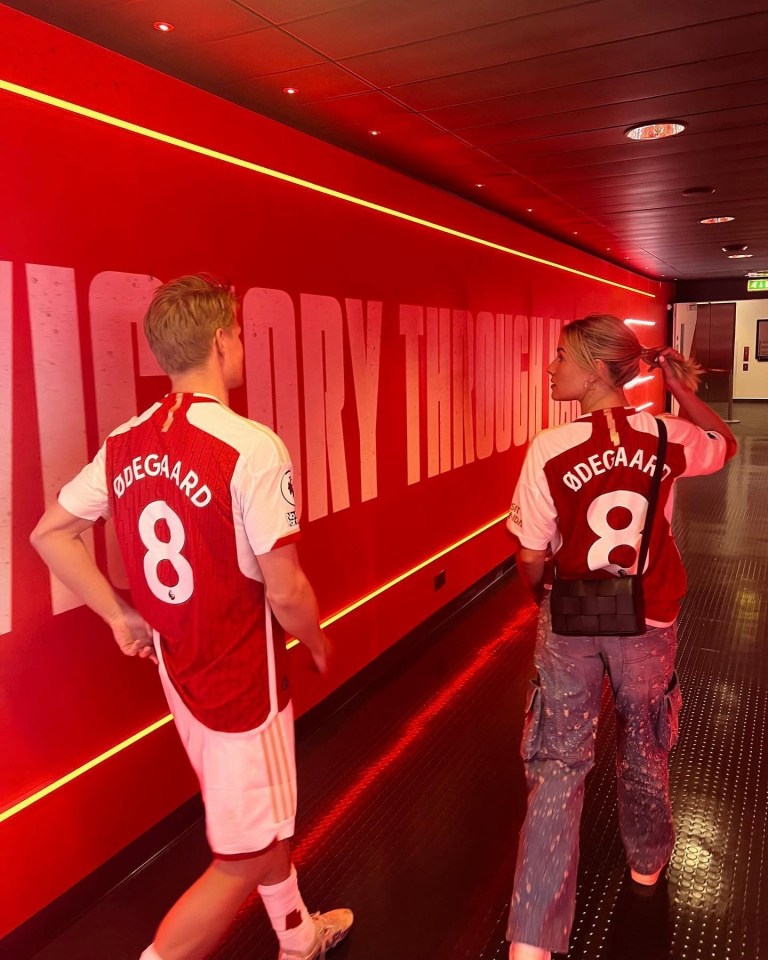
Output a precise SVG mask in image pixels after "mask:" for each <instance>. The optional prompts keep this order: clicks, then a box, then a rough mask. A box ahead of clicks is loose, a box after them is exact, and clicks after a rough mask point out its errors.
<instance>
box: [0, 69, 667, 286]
mask: <svg viewBox="0 0 768 960" xmlns="http://www.w3.org/2000/svg"><path fill="white" fill-rule="evenodd" d="M0 90H5V91H7V92H8V93H13V94H15V95H16V96H19V97H26V98H27V99H28V100H35V101H37V102H38V103H45V104H47V105H48V106H51V107H57V108H58V109H59V110H66V111H67V112H68V113H75V114H78V115H79V116H81V117H88V118H89V119H90V120H97V121H98V122H99V123H106V124H108V125H109V126H111V127H119V128H120V129H121V130H127V131H128V132H129V133H136V134H138V135H139V136H141V137H147V138H148V139H150V140H158V141H160V142H161V143H168V144H170V145H171V146H172V147H179V148H181V149H182V150H189V151H190V152H191V153H197V154H200V155H201V156H203V157H210V158H211V159H212V160H220V161H222V162H223V163H229V164H232V166H235V167H241V168H242V169H244V170H251V171H252V172H253V173H260V174H263V175H264V176H266V177H273V178H274V179H275V180H282V181H284V182H285V183H292V184H294V185H295V186H298V187H304V188H305V189H307V190H314V191H315V192H316V193H323V194H325V195H326V196H328V197H334V198H335V199H336V200H344V201H345V202H346V203H352V204H355V205H356V206H358V207H365V208H366V209H368V210H375V211H377V212H378V213H383V214H385V215H386V216H388V217H396V218H398V219H399V220H407V221H408V222H409V223H415V224H417V225H418V226H421V227H427V228H429V229H430V230H436V231H438V232H439V233H446V234H449V235H450V236H452V237H458V238H459V239H460V240H468V241H469V242H470V243H476V244H479V245H480V246H482V247H488V248H490V249H491V250H498V251H500V252H501V253H508V254H510V255H511V256H513V257H521V258H522V259H523V260H531V261H533V262H534V263H540V264H543V266H545V267H552V268H553V269H554V270H564V271H565V272H566V273H572V274H574V275H576V276H578V277H585V278H586V279H587V280H594V281H595V282H597V283H604V284H607V285H608V286H609V287H618V288H619V289H620V290H629V291H630V293H637V294H639V295H640V296H641V297H649V298H650V299H652V300H655V299H656V294H655V293H648V292H647V291H645V290H638V289H637V287H630V286H628V285H627V284H624V283H618V282H616V281H615V280H606V278H605V277H598V276H595V274H593V273H585V272H584V271H583V270H577V269H576V268H575V267H567V266H565V265H564V264H562V263H556V262H555V261H553V260H545V259H543V258H542V257H535V256H534V255H533V254H531V253H523V252H522V251H521V250H514V249H513V248H512V247H505V246H504V245H503V244H500V243H493V241H491V240H485V239H483V238H482V237H476V236H473V234H471V233H463V232H462V231H461V230H454V229H453V228H452V227H446V226H444V225H443V224H441V223H435V222H434V221H432V220H424V219H422V218H421V217H414V216H412V215H411V214H410V213H404V212H403V211H402V210H395V209H393V208H392V207H385V206H382V205H381V204H379V203H373V202H372V201H371V200H364V199H362V197H355V196H353V195H352V194H349V193H342V192H341V191H339V190H332V189H331V188H330V187H324V186H322V185H321V184H319V183H313V182H312V181H311V180H302V179H301V178H299V177H292V176H291V175H290V174H287V173H281V172H280V171H279V170H272V169H271V168H270V167H263V166H261V165H260V164H258V163H251V162H250V161H249V160H243V159H242V158H241V157H234V156H232V155H231V154H228V153H221V152H220V151H219V150H211V149H210V148H209V147H203V146H201V145H200V144H198V143H192V142H191V141H189V140H181V139H179V138H178V137H172V136H169V135H168V134H167V133H160V132H159V131H158V130H152V129H150V128H149V127H142V126H139V124H136V123H131V122H130V121H128V120H121V119H120V118H119V117H113V116H110V114H108V113H100V112H99V111H98V110H91V109H90V108H89V107H83V106H80V104H77V103H71V102H70V101H69V100H62V99H60V98H59V97H52V96H49V94H47V93H41V92H40V91H39V90H32V89H30V88H29V87H22V86H19V84H17V83H11V82H10V81H9V80H2V79H0Z"/></svg>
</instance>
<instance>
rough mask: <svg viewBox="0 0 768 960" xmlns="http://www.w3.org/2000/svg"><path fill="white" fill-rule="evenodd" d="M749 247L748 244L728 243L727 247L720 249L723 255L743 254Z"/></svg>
mask: <svg viewBox="0 0 768 960" xmlns="http://www.w3.org/2000/svg"><path fill="white" fill-rule="evenodd" d="M748 246H749V244H748V243H726V245H725V246H724V247H721V248H720V249H721V250H722V251H723V253H743V252H744V251H745V250H746V249H747V247H748Z"/></svg>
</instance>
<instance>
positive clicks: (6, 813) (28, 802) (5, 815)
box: [0, 513, 507, 823]
mask: <svg viewBox="0 0 768 960" xmlns="http://www.w3.org/2000/svg"><path fill="white" fill-rule="evenodd" d="M506 519H507V514H506V513H505V514H503V515H502V516H500V517H496V518H495V519H493V520H490V521H489V522H488V523H486V524H483V526H482V527H478V529H477V530H473V531H472V533H468V534H467V535H466V537H462V538H461V540H457V541H456V542H455V543H452V544H450V546H448V547H445V548H444V549H443V550H440V551H439V552H438V553H435V554H433V555H432V556H431V557H428V558H427V559H426V560H422V561H421V563H417V564H416V566H415V567H411V568H410V570H406V571H405V573H401V574H400V576H399V577H395V578H394V580H388V581H387V583H385V584H383V585H382V586H381V587H378V588H377V589H376V590H373V591H372V592H371V593H369V594H366V596H364V597H361V598H360V599H359V600H356V601H355V602H354V603H350V604H349V605H348V606H346V607H344V608H343V609H342V610H339V611H338V613H334V614H332V615H331V616H330V617H327V618H326V619H325V620H323V621H322V622H321V624H320V626H321V627H322V629H323V630H325V628H326V627H328V626H330V625H331V624H332V623H336V621H337V620H341V618H342V617H346V615H347V614H348V613H352V611H353V610H357V608H358V607H361V606H363V604H364V603H368V601H369V600H373V599H374V597H378V596H380V595H381V594H382V593H384V592H385V591H387V590H390V589H391V588H392V587H394V586H396V585H397V584H398V583H402V581H403V580H406V579H407V578H408V577H410V576H413V574H414V573H418V572H419V570H423V569H424V567H427V566H429V564H430V563H434V561H435V560H439V559H440V558H441V557H444V556H445V555H446V554H447V553H450V552H451V550H455V549H456V548H457V547H460V546H462V545H463V544H465V543H467V542H468V541H469V540H472V539H474V538H475V537H478V536H480V534H481V533H485V531H486V530H490V529H491V527H494V526H495V525H496V524H497V523H500V522H501V521H502V520H506ZM298 643H299V641H298V640H296V639H293V640H291V641H290V642H289V643H287V644H286V648H287V649H288V650H290V649H291V647H295V646H296V645H297V644H298ZM171 720H173V715H172V714H170V713H169V714H168V715H167V716H165V717H161V718H160V720H157V721H155V723H153V724H150V726H148V727H145V728H144V729H143V730H139V732H138V733H134V735H133V736H132V737H128V739H127V740H123V741H122V743H118V744H116V745H115V746H114V747H112V748H111V749H109V750H107V751H105V752H104V753H101V754H99V756H98V757H94V758H93V760H89V761H88V762H87V763H84V764H83V765H82V766H81V767H78V768H77V769H76V770H72V771H71V772H70V773H68V774H66V775H65V776H63V777H60V778H59V779H58V780H56V781H55V782H54V783H49V784H48V786H47V787H43V789H42V790H38V791H37V793H33V794H32V795H31V796H29V797H26V798H25V799H24V800H21V801H20V802H19V803H17V804H15V805H14V806H12V807H9V808H8V809H7V810H3V812H2V813H0V823H2V822H3V821H4V820H8V819H10V818H11V817H12V816H14V815H15V814H17V813H20V812H21V811H22V810H25V809H26V808H27V807H31V806H32V804H33V803H37V801H38V800H42V799H43V797H47V796H48V795H49V794H51V793H53V792H54V790H58V789H59V787H63V786H65V785H66V784H68V783H71V782H72V780H75V779H76V778H77V777H79V776H81V775H82V774H84V773H87V772H88V771H89V770H93V768H94V767H97V766H98V765H99V764H100V763H103V762H104V761H105V760H109V758H110V757H114V756H115V754H117V753H120V752H121V751H123V750H125V749H126V747H130V746H132V745H133V744H134V743H137V742H138V741H139V740H143V739H144V737H146V736H149V734H150V733H154V732H155V730H159V729H160V727H163V726H165V724H166V723H170V721H171Z"/></svg>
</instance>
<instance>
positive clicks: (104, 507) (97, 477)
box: [59, 443, 109, 523]
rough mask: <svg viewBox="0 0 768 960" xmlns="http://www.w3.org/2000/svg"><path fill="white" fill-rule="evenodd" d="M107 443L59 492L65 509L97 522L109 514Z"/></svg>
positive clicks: (77, 515)
mask: <svg viewBox="0 0 768 960" xmlns="http://www.w3.org/2000/svg"><path fill="white" fill-rule="evenodd" d="M106 449H107V445H106V443H105V444H103V445H102V447H101V449H100V450H99V452H98V453H97V454H96V456H95V457H94V458H93V460H91V462H90V463H89V464H87V465H86V466H85V467H83V469H82V470H81V471H80V473H78V475H77V476H76V477H75V478H74V479H72V480H70V481H69V483H67V484H65V485H64V486H63V487H62V488H61V491H60V493H59V503H60V504H61V506H62V507H64V509H65V510H67V511H68V512H69V513H71V514H73V515H74V516H75V517H80V518H81V519H82V520H90V521H91V522H93V523H95V522H96V520H98V519H99V518H100V517H105V518H106V517H108V516H109V493H108V490H107V470H106Z"/></svg>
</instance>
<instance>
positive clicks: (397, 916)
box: [36, 404, 768, 960]
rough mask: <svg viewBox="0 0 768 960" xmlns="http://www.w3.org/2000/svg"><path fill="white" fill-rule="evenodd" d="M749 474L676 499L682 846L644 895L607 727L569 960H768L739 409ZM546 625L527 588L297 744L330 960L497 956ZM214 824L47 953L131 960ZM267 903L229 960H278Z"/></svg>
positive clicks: (765, 849) (244, 922) (765, 803)
mask: <svg viewBox="0 0 768 960" xmlns="http://www.w3.org/2000/svg"><path fill="white" fill-rule="evenodd" d="M734 415H735V416H736V417H738V418H740V420H741V422H740V423H739V424H737V425H736V426H735V428H734V429H735V431H736V432H737V433H738V435H739V438H740V440H741V450H740V453H739V456H738V459H737V460H736V461H734V462H733V463H732V464H731V465H730V466H729V467H728V468H727V469H726V470H725V471H723V472H722V473H721V474H718V475H717V476H715V477H711V478H704V479H696V480H688V481H683V482H682V483H680V484H679V491H678V519H677V535H678V543H679V545H680V548H681V551H682V553H683V556H684V559H685V561H686V564H687V567H688V571H689V578H690V590H689V594H688V598H687V601H686V604H685V608H684V611H683V614H682V617H681V621H680V656H679V665H680V674H681V680H682V683H683V685H684V695H685V706H684V714H683V731H682V736H681V740H680V743H679V745H678V747H677V749H676V751H675V753H674V755H673V763H672V799H673V806H674V810H675V818H676V822H677V825H678V841H677V845H676V847H675V851H674V854H673V857H672V861H671V864H670V867H669V878H668V882H667V884H666V886H665V887H663V888H662V889H661V890H660V891H659V892H658V893H657V894H656V895H654V896H653V897H650V898H645V899H641V898H638V897H636V896H635V895H632V894H631V892H630V891H629V889H628V884H627V880H626V876H625V873H626V867H625V863H624V859H623V852H622V848H621V844H620V842H619V839H618V832H617V824H616V818H615V801H614V792H613V791H614V785H613V780H614V776H613V767H612V749H613V739H614V730H613V723H612V719H611V717H610V714H609V715H607V716H606V717H605V718H604V722H603V723H602V725H601V730H600V734H599V743H598V762H597V765H596V768H595V770H594V772H593V773H592V775H591V776H590V779H589V781H588V789H587V801H586V805H585V814H584V821H583V842H582V851H583V856H582V864H581V873H580V886H579V900H578V909H577V920H576V925H575V928H574V933H573V937H572V946H571V951H570V953H569V954H568V956H569V958H572V960H576V958H579V960H581V958H583V960H592V958H598V957H600V958H604V960H614V958H615V960H619V958H622V960H640V958H642V960H656V958H675V960H694V958H702V960H704V958H706V960H740V958H761V957H762V958H763V960H768V923H767V922H766V918H767V917H768V906H767V907H765V908H764V910H763V912H762V916H761V910H760V903H759V901H760V892H761V890H764V891H765V892H766V895H768V846H767V845H766V821H767V820H768V743H767V742H766V738H767V737H768V716H767V713H768V652H767V651H766V649H765V648H766V647H767V646H768V587H767V586H766V584H768V405H766V404H741V405H736V409H735V414H734ZM532 624H533V610H532V608H530V607H529V606H527V605H526V604H525V601H524V598H523V595H522V591H521V589H520V585H519V583H518V581H517V579H516V577H515V576H514V575H513V576H511V577H507V578H506V579H505V580H503V581H501V582H500V583H498V584H497V585H496V586H495V587H493V588H492V589H491V590H489V591H488V592H487V594H486V595H485V597H484V599H483V600H482V601H481V602H480V603H476V604H475V605H473V606H472V607H471V608H469V609H466V610H465V611H464V612H463V613H462V614H460V615H459V616H458V617H457V618H456V619H455V620H454V621H453V622H452V623H451V626H450V628H448V629H443V630H442V631H440V632H439V634H437V635H435V636H433V637H431V638H430V639H429V640H426V641H424V642H423V643H422V645H421V646H420V648H419V649H416V650H414V652H413V656H412V659H411V661H410V663H409V664H408V666H407V669H403V668H401V669H399V670H398V671H397V672H396V673H395V674H394V675H390V676H388V677H384V678H383V679H381V680H380V682H379V683H377V684H376V685H375V686H374V687H370V688H368V689H367V690H366V692H365V695H364V696H358V697H356V698H354V699H353V700H352V701H350V702H348V703H347V704H345V705H344V707H343V708H342V709H340V710H339V711H338V712H337V713H336V714H334V715H333V716H332V717H331V718H330V719H328V720H326V721H324V722H323V723H322V725H321V726H320V727H319V728H317V729H314V730H313V731H311V732H309V733H307V734H305V735H303V736H302V737H301V739H300V743H299V777H300V818H299V828H298V836H297V845H296V859H297V861H298V863H299V866H300V874H301V878H302V888H303V891H304V896H305V899H306V900H307V902H308V904H309V905H310V908H311V909H316V908H319V907H332V906H339V905H346V906H350V907H352V908H353V909H354V910H355V912H356V915H357V922H356V925H355V929H354V931H353V933H352V935H351V936H350V939H349V940H348V941H347V942H346V943H345V944H343V945H342V946H340V947H339V948H338V949H337V950H336V951H334V954H333V956H334V957H335V958H337V960H385V958H386V960H391V958H396V960H422V958H424V960H436V958H445V960H460V958H469V960H490V958H495V957H497V958H502V957H505V956H506V949H507V948H506V944H505V943H504V942H503V936H504V927H505V921H506V912H507V901H508V896H509V888H510V878H511V876H512V872H513V867H514V859H515V852H516V836H517V831H518V828H519V825H520V821H521V817H522V815H523V811H524V804H525V799H524V787H523V775H522V767H521V763H520V761H519V759H518V754H517V743H518V739H519V736H520V729H521V722H522V700H523V694H524V688H525V683H526V679H527V677H528V675H529V672H530V661H531V653H532V639H533V631H532ZM206 857H207V854H206V851H205V845H204V840H203V837H202V832H201V829H200V826H199V825H197V826H196V827H194V828H193V829H191V830H190V831H188V833H187V834H186V835H185V836H184V837H182V838H181V839H180V840H179V841H178V842H177V843H176V844H175V845H174V846H173V848H172V849H170V850H169V851H167V852H165V853H164V854H163V855H162V856H160V857H158V858H157V859H156V860H155V861H153V862H152V863H151V864H149V865H148V866H147V867H146V868H145V869H144V870H143V871H142V872H141V873H140V874H139V875H136V876H134V877H133V878H132V879H131V880H130V881H129V882H127V883H125V884H124V885H123V886H122V887H121V888H119V890H118V891H116V892H114V893H112V894H110V895H109V896H107V897H106V898H105V899H104V900H103V901H102V902H101V903H100V904H98V905H97V906H96V907H95V908H94V909H93V910H92V911H91V912H90V913H89V914H88V915H87V916H85V917H84V918H82V919H80V920H79V921H78V922H77V923H75V924H74V926H72V927H71V928H70V929H69V930H68V931H67V932H66V933H65V934H63V935H62V936H60V937H59V938H58V939H57V940H56V941H55V942H54V943H51V944H50V945H49V946H48V947H47V948H46V949H45V950H43V951H42V952H41V953H38V954H37V958H36V960H75V958H77V960H136V958H137V957H138V954H139V953H140V951H141V949H142V948H143V947H144V946H145V945H146V943H147V942H148V941H149V940H150V939H151V934H152V930H153V927H154V924H155V923H156V921H157V919H158V918H159V917H160V916H161V915H162V913H163V912H164V910H165V909H166V907H167V906H168V905H169V904H170V903H171V902H172V900H173V899H174V897H175V896H176V895H177V893H178V892H180V890H181V889H183V888H184V886H185V885H186V884H187V883H188V882H189V881H190V880H191V879H192V877H193V876H194V875H195V873H196V872H197V871H198V869H199V868H200V867H202V865H204V863H205V861H206ZM275 956H276V948H275V942H274V940H273V937H272V934H271V933H270V931H269V929H268V927H267V923H266V920H265V918H264V915H263V911H262V909H261V907H260V905H259V904H258V903H257V904H256V905H254V906H253V907H252V908H250V909H249V910H248V911H245V912H244V913H243V915H242V917H241V918H240V920H239V922H238V923H237V924H236V926H235V928H234V929H233V931H232V934H231V936H230V938H229V940H228V941H227V943H226V944H225V945H224V946H223V947H222V949H221V950H220V951H219V953H218V954H217V960H236V958H237V960H241V958H242V960H245V958H248V960H265V958H269V960H273V958H274V957H275Z"/></svg>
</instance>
